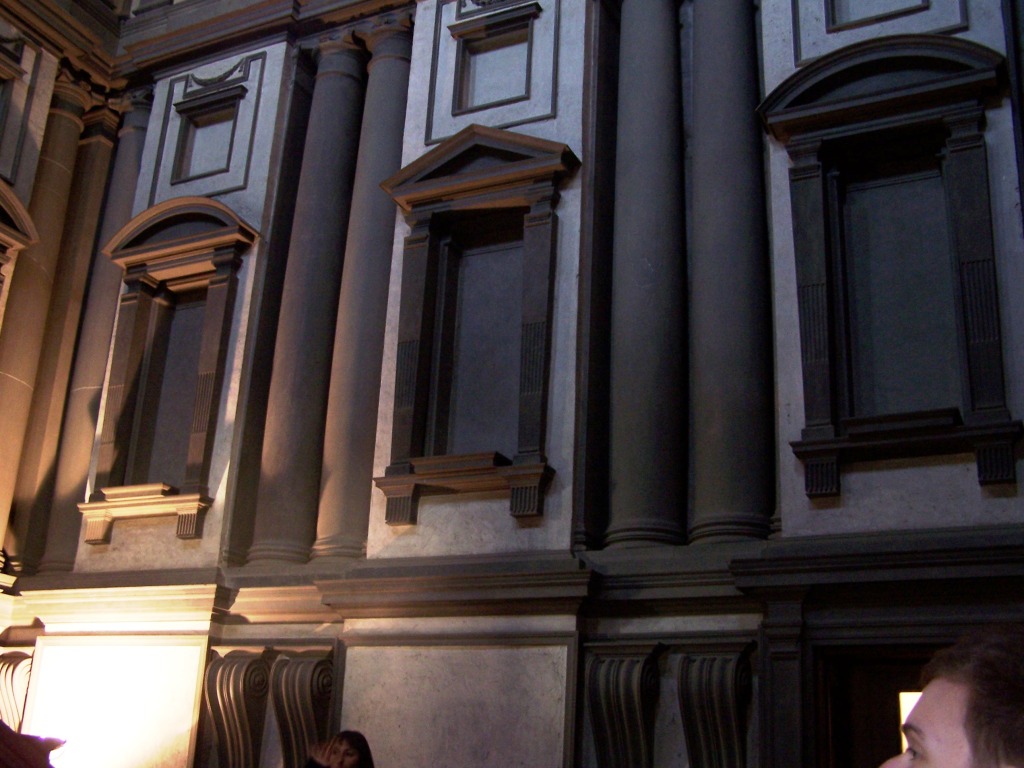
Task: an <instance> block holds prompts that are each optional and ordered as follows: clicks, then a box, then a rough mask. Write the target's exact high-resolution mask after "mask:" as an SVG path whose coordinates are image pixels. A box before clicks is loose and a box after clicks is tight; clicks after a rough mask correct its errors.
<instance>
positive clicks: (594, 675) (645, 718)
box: [586, 651, 658, 768]
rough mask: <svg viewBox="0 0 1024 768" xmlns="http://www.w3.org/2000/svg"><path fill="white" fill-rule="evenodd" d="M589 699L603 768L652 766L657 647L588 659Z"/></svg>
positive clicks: (656, 691)
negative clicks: (644, 652)
mask: <svg viewBox="0 0 1024 768" xmlns="http://www.w3.org/2000/svg"><path fill="white" fill-rule="evenodd" d="M586 675H587V704H588V706H589V709H590V717H591V723H592V725H593V730H594V740H595V741H596V743H597V744H596V746H597V756H598V759H597V764H598V766H600V768H650V767H651V765H652V764H653V757H654V751H653V742H654V716H655V708H656V706H657V703H658V664H657V656H656V651H655V652H651V653H648V654H646V655H641V654H628V653H627V654H622V655H618V654H615V655H601V656H591V657H590V658H589V659H587V671H586Z"/></svg>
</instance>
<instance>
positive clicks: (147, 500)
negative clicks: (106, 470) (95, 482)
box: [78, 483, 213, 544]
mask: <svg viewBox="0 0 1024 768" xmlns="http://www.w3.org/2000/svg"><path fill="white" fill-rule="evenodd" d="M99 496H102V498H100V499H94V500H93V501H88V502H83V503H81V504H79V505H78V509H79V511H80V512H81V513H82V516H83V517H84V518H85V541H86V543H87V544H109V543H110V534H111V529H112V528H113V526H114V521H115V520H128V519H135V518H141V517H170V516H171V515H173V516H175V517H177V519H178V525H177V530H176V535H177V537H178V538H179V539H198V538H202V535H203V519H204V517H205V516H206V511H207V510H208V509H209V508H210V505H211V504H213V499H210V498H208V497H206V496H204V495H202V494H199V493H179V492H178V490H177V489H176V488H174V487H172V486H170V485H166V484H164V483H149V484H147V485H128V486H120V487H115V488H103V489H101V491H100V494H99Z"/></svg>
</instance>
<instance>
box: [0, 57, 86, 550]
mask: <svg viewBox="0 0 1024 768" xmlns="http://www.w3.org/2000/svg"><path fill="white" fill-rule="evenodd" d="M90 99H91V96H90V94H89V92H88V91H86V90H85V89H84V88H82V87H81V86H80V85H78V84H77V83H72V82H68V81H67V80H65V79H64V78H63V76H62V77H61V79H59V80H58V82H57V84H56V85H55V86H54V91H53V98H52V100H51V102H50V113H49V117H48V118H47V121H46V133H45V134H44V137H43V146H42V149H41V150H40V153H39V165H38V167H37V169H36V178H35V182H34V184H33V186H32V199H31V202H30V203H29V206H28V211H29V214H30V215H31V217H32V220H33V222H35V225H36V228H37V230H38V231H39V242H38V243H36V244H35V245H34V246H32V247H31V248H28V249H26V250H24V251H22V252H21V253H20V254H19V255H18V260H17V262H16V263H15V265H14V273H13V274H12V276H11V286H10V290H9V293H8V297H7V307H6V309H5V311H4V325H3V330H4V332H3V333H0V403H3V407H2V408H0V435H2V436H3V439H0V535H3V534H6V532H7V521H8V516H9V514H10V510H11V502H12V501H13V499H14V487H15V483H16V481H17V477H18V466H19V463H20V460H21V451H22V446H23V445H24V440H25V433H26V429H27V427H28V422H29V411H30V409H31V406H32V395H33V392H34V390H35V385H36V373H37V371H38V369H39V359H40V353H41V349H42V345H43V336H44V332H45V329H46V315H47V312H48V310H49V307H50V296H51V294H52V291H53V278H54V273H55V270H56V266H57V260H58V256H59V254H60V243H61V238H62V236H63V234H64V219H65V213H66V212H67V208H68V197H69V192H70V191H71V182H72V177H73V174H74V170H75V158H76V155H77V153H78V138H79V136H80V135H81V133H82V128H83V123H82V114H83V113H84V112H85V108H86V106H88V104H89V101H90Z"/></svg>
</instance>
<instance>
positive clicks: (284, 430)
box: [248, 17, 411, 562]
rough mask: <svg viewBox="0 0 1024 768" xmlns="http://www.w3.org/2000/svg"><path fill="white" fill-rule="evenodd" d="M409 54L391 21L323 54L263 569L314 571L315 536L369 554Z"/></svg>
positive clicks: (293, 261)
mask: <svg viewBox="0 0 1024 768" xmlns="http://www.w3.org/2000/svg"><path fill="white" fill-rule="evenodd" d="M359 40H362V41H364V42H365V44H366V47H367V49H368V50H369V52H370V55H371V59H370V63H369V84H368V86H367V95H366V102H365V107H364V101H363V70H364V66H363V63H364V58H365V54H364V53H363V51H362V48H361V47H359V46H358V41H359ZM410 48H411V37H410V33H409V29H408V24H407V23H403V22H402V21H400V20H398V19H391V18H389V17H386V18H385V19H383V20H378V21H377V22H376V23H375V24H374V26H373V27H372V28H370V29H367V30H363V29H359V30H354V31H352V32H350V33H349V35H348V36H347V37H346V38H344V39H339V40H332V41H330V42H327V43H325V44H323V45H322V46H321V49H320V64H319V68H318V71H317V76H316V82H315V85H314V90H313V102H312V107H311V114H310V120H309V127H308V129H307V134H306V149H305V153H304V155H303V161H302V170H301V174H300V179H299V190H298V196H297V202H296V214H295V221H294V224H293V229H292V239H291V243H290V246H289V251H288V266H287V268H286V272H285V284H284V292H283V296H282V306H281V316H280V320H279V326H278V335H277V342H276V348H275V355H274V367H273V372H272V374H271V382H270V396H269V403H268V407H267V426H266V432H265V435H264V442H263V459H262V465H261V476H260V487H259V497H258V500H257V508H256V523H255V531H254V537H253V543H252V547H251V548H250V550H249V558H248V559H249V561H250V562H253V561H259V560H263V559H279V560H291V561H296V562H305V561H306V560H307V559H308V558H309V555H310V547H311V545H312V544H313V542H314V537H317V544H318V545H317V554H330V555H333V554H344V555H349V554H360V553H361V552H362V551H363V547H364V542H365V537H366V528H367V519H366V518H367V517H368V515H369V494H370V488H371V481H372V462H373V451H374V443H375V434H376V430H375V425H376V416H377V393H378V390H379V388H380V366H381V349H380V348H381V346H382V344H383V335H384V313H385V311H386V305H387V287H388V286H387V283H388V278H389V273H390V261H391V246H392V239H393V232H394V226H393V224H394V207H393V204H392V203H391V201H390V199H389V198H388V197H387V196H386V195H384V194H383V193H382V192H381V191H380V190H379V189H378V188H377V185H378V184H379V183H380V182H381V181H382V180H383V179H385V178H387V177H388V176H389V175H391V173H393V172H394V171H396V170H397V169H398V168H399V166H400V162H401V158H400V152H401V141H402V129H403V126H404V122H405V93H406V91H407V86H408V71H409V56H410ZM364 111H365V115H364ZM361 117H362V123H363V126H364V127H363V129H362V130H361V129H360V118H361ZM353 189H354V190H355V191H354V192H353ZM385 206H386V209H385ZM350 210H352V211H354V213H353V215H352V216H351V217H350V215H349V212H350ZM350 218H351V221H352V223H353V228H352V229H351V230H349V227H348V224H349V221H350ZM346 233H347V234H348V237H347V242H346ZM343 254H344V257H345V258H344V262H345V263H344V270H343V269H342V262H343V259H342V256H343ZM343 271H344V275H345V277H344V278H343V277H342V275H343ZM339 295H340V297H341V301H340V302H339ZM329 387H330V388H329ZM325 424H328V425H329V426H328V427H327V433H326V435H325ZM325 438H326V441H325ZM322 470H323V471H322ZM322 485H323V492H324V493H323V497H324V500H323V501H321V486H322ZM321 509H322V510H323V522H322V524H321V525H319V526H318V521H317V513H318V510H321Z"/></svg>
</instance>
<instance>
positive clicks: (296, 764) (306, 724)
mask: <svg viewBox="0 0 1024 768" xmlns="http://www.w3.org/2000/svg"><path fill="white" fill-rule="evenodd" d="M333 687H334V662H333V660H332V658H331V656H330V655H328V656H326V657H325V656H322V655H315V656H288V655H285V654H282V655H281V656H278V657H277V658H276V659H274V663H273V665H272V666H271V668H270V697H271V703H272V704H273V707H274V714H275V715H276V717H277V727H278V729H279V731H280V736H281V753H282V755H284V768H302V766H303V765H305V764H306V755H308V754H309V752H310V749H311V748H312V747H313V745H314V744H316V743H318V742H321V741H324V740H326V739H327V736H328V733H327V727H328V714H329V712H330V704H331V692H332V690H333Z"/></svg>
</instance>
